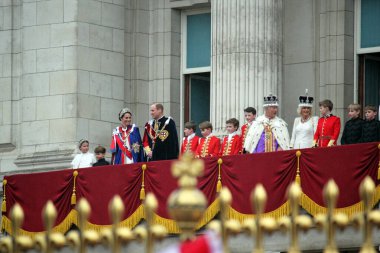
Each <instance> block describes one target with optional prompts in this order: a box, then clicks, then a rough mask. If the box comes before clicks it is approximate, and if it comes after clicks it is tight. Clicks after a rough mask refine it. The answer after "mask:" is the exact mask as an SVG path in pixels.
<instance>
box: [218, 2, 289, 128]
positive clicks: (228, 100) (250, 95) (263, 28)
mask: <svg viewBox="0 0 380 253" xmlns="http://www.w3.org/2000/svg"><path fill="white" fill-rule="evenodd" d="M211 6H212V7H211V8H212V10H211V13H212V41H213V43H212V72H211V108H212V109H211V122H212V123H213V124H214V128H215V131H216V132H220V130H223V128H224V125H225V121H226V120H227V119H229V118H231V117H236V118H237V119H239V120H240V122H241V123H243V122H244V114H243V110H244V108H246V107H248V106H254V107H255V108H256V109H258V112H259V113H261V112H262V103H263V96H264V95H266V94H268V93H273V94H276V95H278V94H280V93H281V81H282V11H283V1H282V0H265V1H262V0H251V1H244V0H234V1H231V0H216V1H213V2H212V4H211ZM280 99H281V98H280Z"/></svg>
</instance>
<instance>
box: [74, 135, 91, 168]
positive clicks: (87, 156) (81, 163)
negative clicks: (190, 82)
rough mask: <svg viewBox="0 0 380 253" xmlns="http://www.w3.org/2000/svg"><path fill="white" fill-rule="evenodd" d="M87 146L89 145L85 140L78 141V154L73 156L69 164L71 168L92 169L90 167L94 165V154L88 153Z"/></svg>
mask: <svg viewBox="0 0 380 253" xmlns="http://www.w3.org/2000/svg"><path fill="white" fill-rule="evenodd" d="M89 145H90V144H89V142H88V140H86V139H82V140H80V141H79V144H78V148H79V150H80V154H77V155H75V157H74V159H73V161H72V162H71V168H73V169H80V168H87V167H92V165H93V164H94V163H96V158H95V156H94V154H92V153H90V152H88V150H89Z"/></svg>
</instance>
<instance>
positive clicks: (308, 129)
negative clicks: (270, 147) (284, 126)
mask: <svg viewBox="0 0 380 253" xmlns="http://www.w3.org/2000/svg"><path fill="white" fill-rule="evenodd" d="M313 101H314V98H313V97H309V96H308V94H307V90H306V95H305V96H300V97H299V104H298V109H297V113H298V114H299V115H300V117H297V118H295V119H294V124H293V132H292V138H291V140H290V148H295V149H300V148H311V147H313V138H314V133H315V131H316V129H317V125H318V117H317V116H312V108H313Z"/></svg>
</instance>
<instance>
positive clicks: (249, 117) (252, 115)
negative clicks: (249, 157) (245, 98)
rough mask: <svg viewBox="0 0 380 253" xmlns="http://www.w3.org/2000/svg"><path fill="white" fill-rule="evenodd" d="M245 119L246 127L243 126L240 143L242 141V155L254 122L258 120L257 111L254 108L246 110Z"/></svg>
mask: <svg viewBox="0 0 380 253" xmlns="http://www.w3.org/2000/svg"><path fill="white" fill-rule="evenodd" d="M244 118H245V120H246V121H247V123H245V124H244V125H242V126H241V129H240V132H241V136H240V141H241V145H240V146H241V150H240V153H244V141H245V137H246V136H247V132H248V130H249V127H250V126H251V125H252V122H253V121H255V119H256V109H255V108H253V107H247V108H245V109H244Z"/></svg>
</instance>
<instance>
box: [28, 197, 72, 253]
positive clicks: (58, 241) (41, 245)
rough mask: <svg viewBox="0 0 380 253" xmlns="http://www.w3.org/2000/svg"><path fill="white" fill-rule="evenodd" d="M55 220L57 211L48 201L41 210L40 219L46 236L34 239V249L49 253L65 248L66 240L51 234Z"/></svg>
mask: <svg viewBox="0 0 380 253" xmlns="http://www.w3.org/2000/svg"><path fill="white" fill-rule="evenodd" d="M56 218H57V210H56V208H55V206H54V204H53V202H52V201H51V200H49V201H48V202H47V203H46V204H45V207H44V209H43V210H42V219H43V221H44V224H45V230H46V234H45V235H43V234H41V235H38V236H36V238H35V244H36V248H37V249H39V250H40V251H42V252H44V253H51V252H53V250H54V249H56V248H62V247H63V246H65V243H66V239H65V237H64V236H63V234H60V233H53V232H52V229H53V226H54V223H55V220H56Z"/></svg>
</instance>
